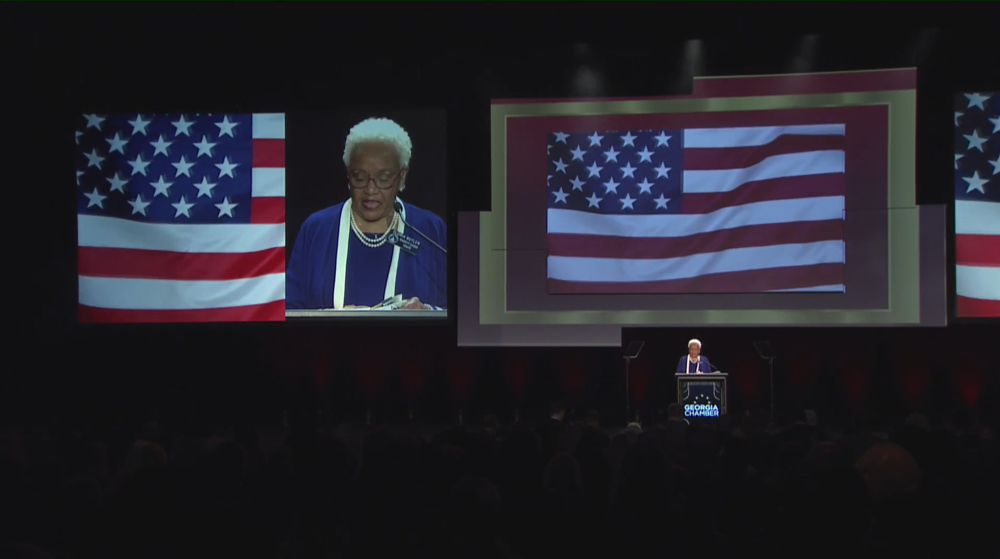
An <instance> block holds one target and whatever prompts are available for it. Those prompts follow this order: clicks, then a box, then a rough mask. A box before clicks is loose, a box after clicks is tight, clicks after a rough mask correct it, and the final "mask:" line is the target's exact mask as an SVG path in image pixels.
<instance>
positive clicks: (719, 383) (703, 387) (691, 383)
mask: <svg viewBox="0 0 1000 559" xmlns="http://www.w3.org/2000/svg"><path fill="white" fill-rule="evenodd" d="M674 376H675V377H677V403H678V404H680V405H682V406H684V417H685V418H686V419H688V420H691V419H703V418H712V417H719V416H721V415H725V414H726V379H727V377H728V376H729V375H727V374H726V373H705V374H700V375H698V374H694V375H684V374H681V375H676V374H675V375H674Z"/></svg>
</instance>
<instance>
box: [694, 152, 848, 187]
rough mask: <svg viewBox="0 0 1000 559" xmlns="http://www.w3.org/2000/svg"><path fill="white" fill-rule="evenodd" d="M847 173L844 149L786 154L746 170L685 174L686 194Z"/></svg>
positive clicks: (773, 157) (765, 160)
mask: <svg viewBox="0 0 1000 559" xmlns="http://www.w3.org/2000/svg"><path fill="white" fill-rule="evenodd" d="M843 172H844V152H843V151H841V150H831V151H806V152H802V153H786V154H782V155H772V156H771V157H768V158H766V159H764V160H763V161H761V162H760V163H757V164H756V165H751V166H749V167H745V168H743V169H721V170H712V171H684V193H685V194H687V193H693V194H699V193H715V192H730V191H732V190H736V189H737V188H739V187H740V186H742V185H743V184H745V183H748V182H751V181H762V180H768V179H780V178H784V177H804V176H810V175H825V174H827V173H843ZM803 186H808V183H806V184H804V185H803Z"/></svg>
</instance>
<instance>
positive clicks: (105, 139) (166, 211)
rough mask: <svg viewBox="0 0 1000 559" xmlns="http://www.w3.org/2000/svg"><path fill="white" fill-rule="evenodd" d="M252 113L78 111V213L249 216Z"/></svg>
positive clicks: (240, 219)
mask: <svg viewBox="0 0 1000 559" xmlns="http://www.w3.org/2000/svg"><path fill="white" fill-rule="evenodd" d="M252 118H253V117H252V115H249V114H238V115H234V114H226V115H208V114H200V115H194V116H193V117H192V116H191V115H179V114H178V115H155V116H148V115H147V116H144V115H135V114H131V115H120V114H119V115H109V116H97V115H84V116H82V117H80V120H81V124H80V128H78V130H77V132H76V143H77V145H78V146H79V147H78V153H77V156H76V184H77V188H76V190H77V213H78V214H81V215H99V216H104V217H117V218H121V219H128V220H133V221H139V222H145V223H194V224H219V223H234V224H247V223H250V218H251V212H250V209H251V196H252V174H253V173H252V171H251V167H252V165H253V151H252V150H253V138H252V136H251V133H250V131H251V127H252V126H253V123H252Z"/></svg>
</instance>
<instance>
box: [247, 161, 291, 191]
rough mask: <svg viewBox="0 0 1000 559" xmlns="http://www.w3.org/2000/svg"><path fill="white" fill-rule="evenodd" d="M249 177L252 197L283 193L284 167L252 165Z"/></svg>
mask: <svg viewBox="0 0 1000 559" xmlns="http://www.w3.org/2000/svg"><path fill="white" fill-rule="evenodd" d="M251 179H252V183H251V184H252V185H253V186H252V189H253V194H252V196H253V197H254V198H265V197H270V196H273V197H278V198H280V197H282V196H284V195H285V169H284V167H254V168H253V176H252V177H251Z"/></svg>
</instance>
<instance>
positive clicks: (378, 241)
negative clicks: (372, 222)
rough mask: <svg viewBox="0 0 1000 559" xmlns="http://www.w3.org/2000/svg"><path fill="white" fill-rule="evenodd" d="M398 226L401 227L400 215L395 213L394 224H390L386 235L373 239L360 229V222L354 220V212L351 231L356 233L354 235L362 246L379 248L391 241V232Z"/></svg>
mask: <svg viewBox="0 0 1000 559" xmlns="http://www.w3.org/2000/svg"><path fill="white" fill-rule="evenodd" d="M397 225H399V214H398V213H395V214H393V216H392V223H390V224H389V228H388V229H386V230H385V233H382V234H381V235H379V236H377V237H375V238H374V239H373V238H370V237H368V236H367V235H365V234H364V232H363V231H361V228H360V227H358V222H357V221H355V220H354V212H353V211H351V230H352V231H354V235H355V236H356V237H357V238H358V240H359V241H361V244H363V245H365V246H366V247H368V248H378V247H380V246H382V245H384V244H385V242H386V240H388V239H389V232H390V231H393V230H395V229H396V226H397Z"/></svg>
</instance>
